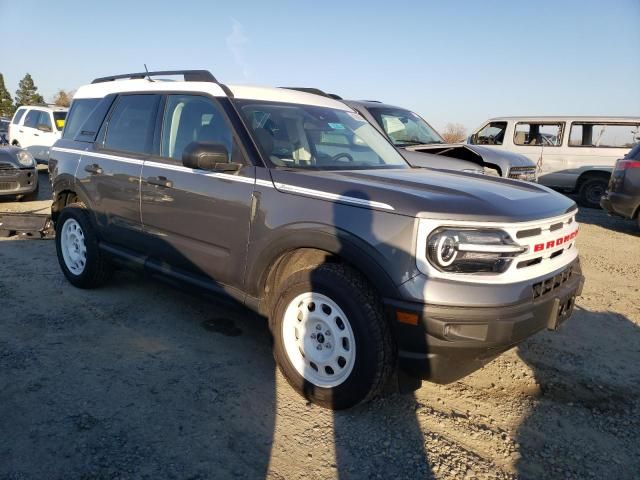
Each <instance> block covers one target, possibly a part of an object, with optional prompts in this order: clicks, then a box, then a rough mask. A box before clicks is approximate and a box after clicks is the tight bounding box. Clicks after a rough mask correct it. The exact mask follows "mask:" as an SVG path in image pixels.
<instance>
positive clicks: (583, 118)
mask: <svg viewBox="0 0 640 480" xmlns="http://www.w3.org/2000/svg"><path fill="white" fill-rule="evenodd" d="M501 120H515V121H518V122H527V121H531V122H640V117H615V116H602V115H593V116H590V115H578V116H564V117H563V116H561V115H553V116H544V115H531V116H523V117H517V116H510V117H494V118H490V119H489V120H487V122H499V121H501Z"/></svg>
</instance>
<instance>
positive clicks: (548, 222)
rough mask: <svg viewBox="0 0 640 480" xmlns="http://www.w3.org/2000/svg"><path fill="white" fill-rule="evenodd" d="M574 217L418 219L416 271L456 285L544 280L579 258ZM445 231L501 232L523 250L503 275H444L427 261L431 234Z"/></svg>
mask: <svg viewBox="0 0 640 480" xmlns="http://www.w3.org/2000/svg"><path fill="white" fill-rule="evenodd" d="M576 214H577V210H574V211H572V212H570V213H567V214H564V215H561V216H557V217H553V218H547V219H544V220H534V221H530V222H512V223H499V222H467V221H455V220H454V221H449V220H442V219H429V218H418V219H417V222H418V228H417V238H416V249H417V252H416V263H417V266H418V269H419V270H420V271H421V272H422V273H423V274H425V275H427V276H428V277H429V278H442V279H447V280H453V281H457V282H468V283H484V284H511V283H517V282H522V281H527V280H533V279H536V278H539V277H543V276H545V275H548V274H551V273H554V272H556V271H558V270H561V269H562V268H564V267H566V266H567V265H569V264H570V263H572V262H573V261H574V260H575V259H576V258H577V257H578V249H577V247H576V237H577V235H578V230H579V224H578V223H577V222H576V218H575V217H576ZM425 215H428V214H427V213H425ZM446 227H451V228H476V229H490V230H501V231H503V232H506V233H507V234H508V235H509V236H510V237H511V239H512V240H513V241H514V242H515V243H516V244H517V245H519V246H521V247H524V248H525V249H526V250H525V251H524V252H522V253H520V254H517V255H515V256H514V257H513V260H512V261H511V264H510V265H509V267H508V268H507V270H506V271H504V272H503V273H455V272H443V271H441V270H438V269H437V268H436V267H434V266H433V265H432V264H431V262H430V261H429V260H428V259H427V239H428V238H429V235H430V234H431V233H432V232H433V231H434V230H436V229H438V228H446Z"/></svg>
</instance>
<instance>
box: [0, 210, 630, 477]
mask: <svg viewBox="0 0 640 480" xmlns="http://www.w3.org/2000/svg"><path fill="white" fill-rule="evenodd" d="M44 198H46V197H44ZM0 207H1V208H0V209H2V208H8V207H7V204H2V205H0ZM35 207H39V205H36V206H35ZM25 208H26V207H25ZM5 211H6V210H5ZM580 221H581V222H582V230H581V234H580V236H579V240H578V246H579V249H580V252H581V257H582V262H583V268H584V271H585V273H586V277H587V283H586V286H585V289H584V294H583V296H582V298H580V300H579V301H578V308H577V311H576V313H575V314H574V317H573V318H572V319H571V320H570V321H568V322H567V323H566V324H565V325H563V327H562V328H561V330H560V331H558V332H542V333H540V334H538V335H536V336H534V337H533V338H531V339H530V340H528V341H527V342H525V343H524V344H523V345H521V346H520V347H518V348H516V349H513V350H511V351H509V352H507V353H506V354H504V355H502V356H501V357H500V358H499V359H497V360H495V361H494V362H492V363H490V364H489V365H488V366H486V367H485V368H484V369H482V370H480V371H478V372H476V373H474V374H472V375H470V376H469V377H467V378H465V379H463V380H462V381H459V382H456V383H453V384H451V385H447V386H438V385H433V384H428V383H425V384H423V387H422V388H421V389H420V390H418V391H417V392H415V394H413V395H393V396H390V397H387V398H384V399H378V400H375V401H373V402H372V403H370V404H368V405H365V406H361V407H356V408H354V409H351V410H349V411H343V412H338V413H332V412H330V411H327V410H324V409H322V408H319V407H316V406H313V405H311V404H308V403H307V402H305V401H304V400H303V399H302V398H300V397H299V396H298V395H297V394H296V393H294V392H293V390H292V389H291V388H290V387H289V386H288V385H287V383H286V382H285V381H284V379H283V378H282V377H281V375H280V374H279V373H277V370H276V368H275V365H274V361H273V358H272V356H271V347H270V337H269V332H268V330H267V328H266V325H265V324H264V322H261V321H259V320H257V319H255V318H251V317H249V316H247V315H246V314H244V313H242V312H236V311H233V310H229V309H228V308H226V307H224V306H220V305H216V304H212V303H210V302H208V301H206V300H204V299H201V298H198V297H194V296H190V295H189V294H187V293H183V292H181V291H177V290H175V289H173V288H171V287H169V286H165V285H164V284H161V283H158V282H156V281H154V280H150V279H146V278H142V277H140V276H137V275H135V274H131V273H126V272H118V273H117V274H116V276H115V277H114V279H113V280H112V281H111V283H110V284H109V285H108V286H106V287H105V288H102V289H100V290H94V291H83V290H78V289H75V288H73V287H71V286H70V285H69V284H68V283H67V282H66V281H65V279H64V278H63V276H62V274H61V273H60V270H59V268H58V265H57V260H56V257H55V246H54V242H53V241H47V240H28V241H20V240H7V241H2V242H0V301H1V303H0V305H1V310H0V312H1V319H2V320H1V321H0V479H42V478H48V479H58V478H59V479H69V478H83V479H107V478H109V479H110V478H148V479H158V478H179V479H187V478H189V479H204V478H232V477H237V478H251V479H253V478H263V477H268V478H272V479H296V478H309V479H325V478H342V479H350V478H366V479H369V478H380V479H395V478H411V479H413V478H416V479H417V478H456V479H458V478H467V479H471V478H532V479H537V478H562V479H565V478H576V479H585V478H587V479H588V478H594V479H599V478H611V479H625V478H628V479H632V478H638V477H639V476H640V441H639V440H640V328H639V327H640V236H639V235H638V233H637V232H636V231H635V228H634V225H633V224H632V223H631V222H625V221H623V220H617V219H612V218H609V217H607V216H606V215H605V214H604V213H603V212H602V211H595V210H585V211H584V212H582V213H581V214H580Z"/></svg>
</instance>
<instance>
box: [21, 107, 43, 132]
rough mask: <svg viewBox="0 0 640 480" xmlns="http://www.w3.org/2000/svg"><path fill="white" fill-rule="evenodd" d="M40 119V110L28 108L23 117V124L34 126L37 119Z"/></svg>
mask: <svg viewBox="0 0 640 480" xmlns="http://www.w3.org/2000/svg"><path fill="white" fill-rule="evenodd" d="M39 120H40V111H39V110H29V112H28V113H27V116H26V117H24V126H25V127H31V128H36V125H37V124H38V121H39Z"/></svg>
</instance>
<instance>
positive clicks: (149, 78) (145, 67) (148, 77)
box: [143, 63, 153, 82]
mask: <svg viewBox="0 0 640 480" xmlns="http://www.w3.org/2000/svg"><path fill="white" fill-rule="evenodd" d="M143 65H144V71H145V72H147V80H149V81H150V82H153V79H152V78H151V77H150V76H149V69H148V68H147V64H146V63H143Z"/></svg>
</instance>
